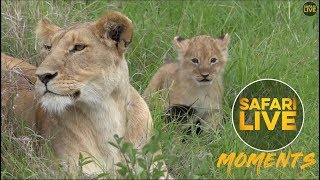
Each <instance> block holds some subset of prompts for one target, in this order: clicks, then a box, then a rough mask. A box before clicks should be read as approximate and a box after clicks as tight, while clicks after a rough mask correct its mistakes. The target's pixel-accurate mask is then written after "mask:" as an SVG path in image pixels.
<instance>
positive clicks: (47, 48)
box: [43, 45, 51, 51]
mask: <svg viewBox="0 0 320 180" xmlns="http://www.w3.org/2000/svg"><path fill="white" fill-rule="evenodd" d="M43 47H44V49H46V50H48V51H50V49H51V46H48V45H43Z"/></svg>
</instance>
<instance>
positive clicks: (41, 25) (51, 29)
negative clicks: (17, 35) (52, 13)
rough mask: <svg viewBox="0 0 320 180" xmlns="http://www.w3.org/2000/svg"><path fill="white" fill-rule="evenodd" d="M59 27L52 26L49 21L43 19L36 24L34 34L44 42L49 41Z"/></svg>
mask: <svg viewBox="0 0 320 180" xmlns="http://www.w3.org/2000/svg"><path fill="white" fill-rule="evenodd" d="M59 29H60V27H58V26H56V25H54V24H52V23H51V22H50V21H49V19H47V18H43V19H41V20H40V21H39V22H38V26H37V29H36V34H37V36H38V37H40V39H41V40H43V41H44V42H48V41H50V39H51V37H52V36H53V35H54V34H55V33H56V32H57V31H59Z"/></svg>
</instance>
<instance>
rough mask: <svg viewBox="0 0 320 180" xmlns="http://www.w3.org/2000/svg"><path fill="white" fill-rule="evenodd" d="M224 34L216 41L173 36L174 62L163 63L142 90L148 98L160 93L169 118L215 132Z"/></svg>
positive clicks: (225, 51)
mask: <svg viewBox="0 0 320 180" xmlns="http://www.w3.org/2000/svg"><path fill="white" fill-rule="evenodd" d="M229 41H230V37H229V35H228V34H226V35H224V36H223V37H220V38H212V37H210V36H196V37H193V38H192V39H183V38H181V37H175V38H174V40H173V44H174V45H175V47H176V49H177V50H178V62H173V61H167V62H166V63H165V64H163V65H162V67H160V69H159V70H158V71H157V72H156V74H155V75H154V76H153V78H152V79H151V81H150V83H149V85H148V86H147V88H146V89H145V91H144V97H146V98H147V99H149V97H150V96H151V95H152V94H153V93H154V92H157V91H159V90H161V93H160V94H161V95H162V98H164V99H165V103H166V106H167V108H168V111H167V113H169V117H171V118H174V117H177V116H182V115H184V114H186V115H188V116H190V117H189V118H188V120H189V121H190V120H191V121H192V123H197V124H198V123H200V124H201V125H202V127H203V128H204V129H207V130H212V129H218V128H219V126H220V122H221V118H222V115H221V114H222V97H223V71H224V66H225V64H226V62H227V59H228V44H229ZM191 116H192V117H191Z"/></svg>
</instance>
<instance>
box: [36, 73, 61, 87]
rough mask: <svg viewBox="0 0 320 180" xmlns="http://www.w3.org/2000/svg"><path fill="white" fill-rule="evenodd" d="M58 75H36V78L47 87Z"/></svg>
mask: <svg viewBox="0 0 320 180" xmlns="http://www.w3.org/2000/svg"><path fill="white" fill-rule="evenodd" d="M57 75H58V73H57V72H56V73H54V74H52V73H45V74H37V76H38V78H39V79H40V81H41V82H42V83H43V84H45V85H47V83H48V82H49V81H50V80H52V79H53V78H54V77H56V76H57Z"/></svg>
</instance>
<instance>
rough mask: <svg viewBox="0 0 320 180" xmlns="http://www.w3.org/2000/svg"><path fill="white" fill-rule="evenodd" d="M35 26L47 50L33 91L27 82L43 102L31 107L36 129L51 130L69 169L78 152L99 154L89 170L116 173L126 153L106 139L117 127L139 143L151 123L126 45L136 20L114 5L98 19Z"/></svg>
mask: <svg viewBox="0 0 320 180" xmlns="http://www.w3.org/2000/svg"><path fill="white" fill-rule="evenodd" d="M36 33H37V36H38V37H39V38H40V39H41V42H42V43H43V51H44V57H45V58H44V59H43V61H42V63H41V64H40V66H39V67H38V68H37V70H36V71H35V74H36V76H37V81H36V82H35V91H33V89H31V90H29V91H30V95H29V96H33V94H35V96H36V99H37V102H38V103H37V104H35V106H34V108H33V109H30V108H29V109H28V111H34V112H33V113H34V114H35V120H34V121H35V122H36V127H37V130H38V131H40V133H41V134H42V135H43V136H45V137H50V138H51V143H52V146H53V150H54V153H55V154H56V156H57V157H58V158H59V159H61V160H62V161H63V162H65V163H66V164H67V167H68V171H69V172H71V173H72V174H76V173H77V172H78V170H79V167H78V166H77V164H78V161H79V154H80V153H82V154H84V156H92V157H94V158H92V159H93V160H94V162H92V163H89V164H86V165H84V166H83V167H82V170H83V172H84V173H86V174H88V175H94V174H98V173H100V172H102V171H108V172H110V173H115V174H116V166H115V164H116V163H117V162H119V161H121V160H122V156H121V153H120V152H119V150H118V149H117V148H115V147H113V146H112V145H110V143H109V142H113V141H114V135H115V134H117V135H118V136H120V137H124V140H125V141H126V142H130V143H132V144H133V145H134V147H135V148H138V149H140V148H142V147H143V146H144V145H145V144H146V143H147V142H148V141H149V139H150V133H151V132H150V131H151V128H152V118H151V114H150V111H149V109H148V106H147V104H146V103H145V101H144V100H143V99H142V97H141V96H140V95H139V93H138V92H137V91H136V90H135V89H134V88H133V87H132V86H131V84H130V82H129V73H128V66H127V62H126V60H125V51H126V49H127V46H128V45H129V44H130V42H131V39H132V34H133V25H132V22H131V20H130V19H129V18H127V17H126V16H124V15H122V14H121V13H119V12H109V13H107V14H106V15H105V16H103V17H101V18H100V19H99V20H97V21H96V22H88V23H82V24H78V25H74V26H71V27H67V28H60V27H58V26H56V25H54V24H52V23H50V22H49V20H47V19H43V20H41V21H40V22H39V24H38V27H37V30H36ZM34 92H35V93H34ZM31 99H32V98H31ZM25 100H27V101H29V100H30V98H25ZM22 101H24V99H22ZM31 105H32V103H30V106H31ZM17 108H19V107H17ZM21 108H22V107H21ZM163 168H166V167H165V165H164V166H163Z"/></svg>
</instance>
